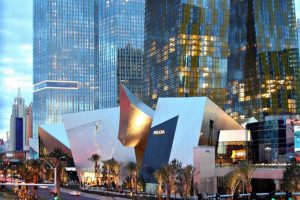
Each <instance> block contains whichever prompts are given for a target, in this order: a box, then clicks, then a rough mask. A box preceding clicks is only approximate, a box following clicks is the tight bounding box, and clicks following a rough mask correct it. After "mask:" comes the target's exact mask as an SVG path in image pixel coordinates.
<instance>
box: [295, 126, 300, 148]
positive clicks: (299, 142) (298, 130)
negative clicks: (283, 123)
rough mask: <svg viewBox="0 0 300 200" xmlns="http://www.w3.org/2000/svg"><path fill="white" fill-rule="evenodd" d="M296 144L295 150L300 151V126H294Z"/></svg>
mask: <svg viewBox="0 0 300 200" xmlns="http://www.w3.org/2000/svg"><path fill="white" fill-rule="evenodd" d="M294 146H295V151H300V126H295V127H294Z"/></svg>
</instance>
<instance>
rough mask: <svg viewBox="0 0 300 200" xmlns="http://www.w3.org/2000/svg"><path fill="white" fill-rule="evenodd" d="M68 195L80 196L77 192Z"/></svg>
mask: <svg viewBox="0 0 300 200" xmlns="http://www.w3.org/2000/svg"><path fill="white" fill-rule="evenodd" d="M69 194H70V195H72V196H80V192H78V191H72V192H70V193H69Z"/></svg>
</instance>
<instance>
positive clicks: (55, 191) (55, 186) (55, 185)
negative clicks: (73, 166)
mask: <svg viewBox="0 0 300 200" xmlns="http://www.w3.org/2000/svg"><path fill="white" fill-rule="evenodd" d="M65 158H66V157H65V156H62V157H60V158H58V160H57V163H56V166H55V167H53V166H52V165H51V164H50V163H49V162H48V161H47V160H45V159H42V160H43V161H45V162H46V163H47V164H48V165H49V166H50V167H51V169H53V170H54V193H56V194H57V199H59V195H60V194H59V193H58V192H57V168H58V167H59V164H60V160H61V159H65Z"/></svg>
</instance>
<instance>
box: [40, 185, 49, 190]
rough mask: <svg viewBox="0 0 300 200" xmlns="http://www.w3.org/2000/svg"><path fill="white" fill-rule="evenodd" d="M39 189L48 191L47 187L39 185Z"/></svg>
mask: <svg viewBox="0 0 300 200" xmlns="http://www.w3.org/2000/svg"><path fill="white" fill-rule="evenodd" d="M39 188H41V189H44V190H45V189H48V186H47V185H40V186H39Z"/></svg>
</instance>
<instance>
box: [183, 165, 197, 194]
mask: <svg viewBox="0 0 300 200" xmlns="http://www.w3.org/2000/svg"><path fill="white" fill-rule="evenodd" d="M193 174H194V167H193V166H192V165H187V166H186V167H184V168H183V169H181V170H180V179H181V183H182V188H183V196H184V198H188V197H189V196H190V191H191V187H192V181H193Z"/></svg>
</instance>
